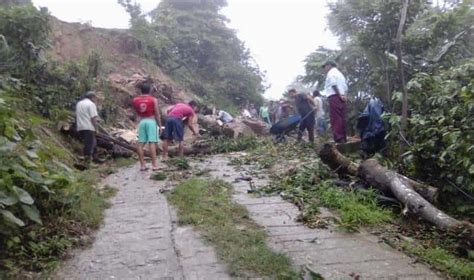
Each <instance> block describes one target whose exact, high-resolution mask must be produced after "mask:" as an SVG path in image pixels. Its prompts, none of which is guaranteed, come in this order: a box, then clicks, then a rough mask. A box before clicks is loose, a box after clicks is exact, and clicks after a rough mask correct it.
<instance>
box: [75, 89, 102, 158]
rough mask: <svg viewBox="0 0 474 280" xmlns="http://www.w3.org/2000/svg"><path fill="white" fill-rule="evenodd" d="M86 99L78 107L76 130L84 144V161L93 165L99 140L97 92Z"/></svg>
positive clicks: (87, 95)
mask: <svg viewBox="0 0 474 280" xmlns="http://www.w3.org/2000/svg"><path fill="white" fill-rule="evenodd" d="M84 97H85V98H84V99H82V100H81V101H79V102H78V103H77V105H76V130H77V132H78V133H79V136H80V137H81V139H82V141H83V142H84V159H85V161H86V163H87V164H90V163H91V160H92V157H93V156H94V154H95V150H96V146H97V139H96V136H95V134H96V132H97V131H98V129H97V119H98V118H99V116H98V114H97V106H96V104H95V103H97V96H96V94H95V92H93V91H88V92H87V93H86V94H85V95H84Z"/></svg>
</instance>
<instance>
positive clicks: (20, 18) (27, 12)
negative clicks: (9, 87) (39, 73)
mask: <svg viewBox="0 0 474 280" xmlns="http://www.w3.org/2000/svg"><path fill="white" fill-rule="evenodd" d="M49 32H50V25H49V14H48V12H47V10H45V9H41V10H39V11H38V10H37V9H36V8H35V7H33V5H24V6H0V38H3V41H4V42H3V44H0V54H1V55H2V56H0V57H1V58H3V59H5V60H4V61H6V62H7V63H5V64H4V63H3V61H2V62H0V73H2V72H3V71H9V72H10V73H12V74H14V75H16V76H22V77H27V78H30V76H29V74H30V73H31V72H32V71H33V70H34V69H36V67H37V66H38V65H37V64H38V63H39V62H41V61H42V60H44V57H43V54H42V53H41V51H42V50H43V49H45V48H46V47H47V45H48V41H47V39H48V35H49ZM2 50H3V51H2Z"/></svg>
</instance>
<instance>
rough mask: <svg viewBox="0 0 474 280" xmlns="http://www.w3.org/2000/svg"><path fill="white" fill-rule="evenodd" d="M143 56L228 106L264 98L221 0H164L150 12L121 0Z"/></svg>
mask: <svg viewBox="0 0 474 280" xmlns="http://www.w3.org/2000/svg"><path fill="white" fill-rule="evenodd" d="M119 3H120V4H122V5H123V6H124V7H125V8H126V9H127V11H128V13H129V14H130V16H131V21H130V23H131V28H132V31H133V32H134V34H135V35H136V36H137V37H138V38H139V39H141V40H142V41H143V42H144V44H145V47H146V53H145V55H146V56H147V57H148V58H150V59H152V60H153V61H154V62H155V63H156V64H157V65H158V66H160V67H161V68H162V69H163V70H164V71H165V72H166V73H167V74H169V75H170V76H172V77H173V78H174V79H176V80H178V81H179V82H181V83H183V84H184V85H186V86H187V87H188V88H189V89H191V90H192V91H193V92H194V93H196V94H197V95H199V96H202V97H203V98H204V99H205V100H208V101H210V102H213V103H216V104H217V105H220V106H224V107H228V106H235V105H240V104H243V103H244V102H248V101H249V102H255V103H260V102H262V96H261V94H262V93H263V90H264V89H263V74H262V73H261V71H260V70H259V68H258V66H257V65H256V63H255V62H254V61H253V60H252V57H251V56H250V52H249V50H248V49H247V48H246V47H245V46H244V44H243V42H242V41H240V40H239V38H238V37H237V36H236V33H235V31H234V30H232V29H230V28H228V27H227V26H226V22H227V19H226V18H225V17H224V16H223V15H221V14H220V13H219V11H220V9H221V8H223V7H225V6H226V5H227V3H226V1H223V0H214V1H211V0H208V1H199V3H194V2H183V1H175V0H165V1H162V2H160V4H159V5H158V7H157V8H156V9H154V10H153V11H151V12H150V13H148V14H146V15H145V14H143V13H142V12H141V10H140V7H139V6H137V5H136V4H132V2H131V1H130V0H120V1H119Z"/></svg>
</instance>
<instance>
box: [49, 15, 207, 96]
mask: <svg viewBox="0 0 474 280" xmlns="http://www.w3.org/2000/svg"><path fill="white" fill-rule="evenodd" d="M52 41H53V47H52V48H51V50H50V52H49V56H50V57H51V58H52V59H53V60H57V61H59V62H67V61H81V60H87V58H88V57H89V56H90V55H92V54H98V55H99V56H100V57H101V61H102V63H103V65H102V68H103V72H105V75H106V77H102V78H105V79H106V80H108V81H109V82H110V85H111V87H112V89H114V90H115V91H117V92H116V93H119V94H120V93H123V94H121V95H120V98H122V99H129V98H130V97H132V96H134V95H135V94H136V85H137V84H139V83H140V82H143V81H150V82H152V83H153V85H154V89H155V90H156V91H155V93H156V96H157V97H158V98H159V99H160V100H161V101H162V102H163V103H165V104H174V103H176V102H180V101H188V100H191V99H199V98H197V97H196V96H195V95H193V94H192V93H190V92H187V91H186V90H185V89H184V88H183V87H181V86H179V85H178V84H177V83H175V82H174V81H173V80H172V79H171V78H169V77H168V76H166V75H165V74H164V73H163V72H162V71H161V69H160V68H159V67H158V66H156V65H155V64H154V63H153V62H150V61H148V60H146V59H144V58H142V57H141V56H140V55H139V54H140V53H141V52H142V51H143V49H142V43H141V42H140V40H138V39H137V38H135V37H134V36H133V35H131V34H130V33H129V32H128V31H127V30H122V29H104V28H95V27H92V26H89V25H86V24H81V23H68V22H63V21H60V20H57V19H54V20H53V24H52ZM98 90H100V89H98ZM116 93H114V94H116ZM115 97H116V96H114V98H115Z"/></svg>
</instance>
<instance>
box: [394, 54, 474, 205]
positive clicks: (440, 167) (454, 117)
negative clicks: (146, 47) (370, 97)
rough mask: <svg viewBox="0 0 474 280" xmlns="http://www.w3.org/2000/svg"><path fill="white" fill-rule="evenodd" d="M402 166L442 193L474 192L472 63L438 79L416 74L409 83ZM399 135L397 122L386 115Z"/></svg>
mask: <svg viewBox="0 0 474 280" xmlns="http://www.w3.org/2000/svg"><path fill="white" fill-rule="evenodd" d="M408 88H409V90H410V94H409V96H410V102H409V104H410V108H411V110H412V114H411V116H410V118H409V128H408V132H407V138H408V139H407V140H408V142H409V144H410V146H409V147H408V150H409V156H408V157H407V158H406V161H405V167H406V168H407V169H408V171H409V172H412V173H414V174H412V175H415V176H416V177H418V178H421V179H424V180H426V181H428V182H431V183H432V184H433V185H435V186H439V187H441V188H442V190H443V191H444V192H445V193H449V194H451V195H455V196H462V195H461V194H460V192H466V193H471V194H472V193H474V145H473V143H474V128H473V123H474V60H470V61H467V62H466V63H464V64H462V65H459V66H457V67H453V68H450V69H448V70H445V71H442V72H440V73H439V74H436V75H430V74H426V73H419V74H417V75H416V76H415V78H413V79H412V80H411V81H410V82H409V84H408ZM390 119H391V123H392V128H393V129H392V131H391V134H390V136H392V137H393V136H397V135H398V118H397V116H393V115H392V116H390Z"/></svg>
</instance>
